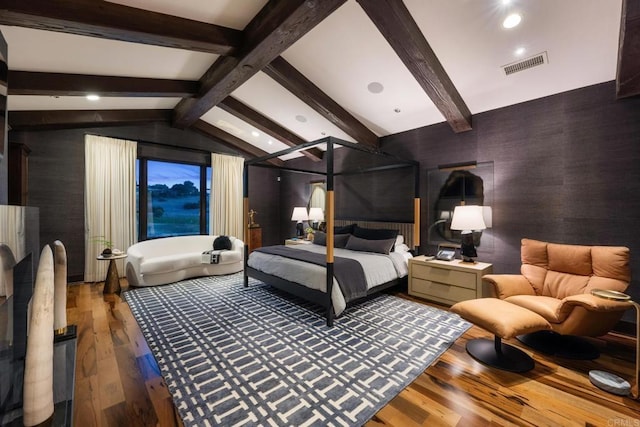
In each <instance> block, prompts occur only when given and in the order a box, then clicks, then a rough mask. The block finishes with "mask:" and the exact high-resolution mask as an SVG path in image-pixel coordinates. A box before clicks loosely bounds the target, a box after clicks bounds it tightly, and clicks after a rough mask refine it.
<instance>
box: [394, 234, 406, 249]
mask: <svg viewBox="0 0 640 427" xmlns="http://www.w3.org/2000/svg"><path fill="white" fill-rule="evenodd" d="M403 243H404V236H403V235H402V234H398V236H397V237H396V242H395V243H394V244H393V245H394V246H398V245H401V244H403Z"/></svg>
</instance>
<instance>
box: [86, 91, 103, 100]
mask: <svg viewBox="0 0 640 427" xmlns="http://www.w3.org/2000/svg"><path fill="white" fill-rule="evenodd" d="M87 99H88V100H89V101H99V100H100V97H99V96H98V95H96V94H94V93H90V94H89V95H87Z"/></svg>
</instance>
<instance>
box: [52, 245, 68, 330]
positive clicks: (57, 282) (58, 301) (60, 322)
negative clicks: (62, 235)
mask: <svg viewBox="0 0 640 427" xmlns="http://www.w3.org/2000/svg"><path fill="white" fill-rule="evenodd" d="M53 251H54V254H53V258H54V261H55V264H54V269H53V271H54V288H55V291H54V294H53V296H54V301H53V310H54V317H53V329H54V331H55V332H56V333H57V334H61V333H64V332H65V330H66V329H67V251H66V249H65V247H64V245H63V244H62V242H61V241H60V240H56V241H55V242H53Z"/></svg>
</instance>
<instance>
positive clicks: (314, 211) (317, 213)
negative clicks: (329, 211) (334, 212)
mask: <svg viewBox="0 0 640 427" xmlns="http://www.w3.org/2000/svg"><path fill="white" fill-rule="evenodd" d="M309 219H310V220H311V221H324V212H322V208H311V209H309Z"/></svg>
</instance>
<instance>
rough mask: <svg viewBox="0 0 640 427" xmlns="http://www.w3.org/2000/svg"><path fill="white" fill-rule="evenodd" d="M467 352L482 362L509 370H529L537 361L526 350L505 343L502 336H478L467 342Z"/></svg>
mask: <svg viewBox="0 0 640 427" xmlns="http://www.w3.org/2000/svg"><path fill="white" fill-rule="evenodd" d="M467 353H469V354H470V355H471V357H473V358H474V359H476V360H477V361H478V362H480V363H484V364H485V365H488V366H491V367H493V368H497V369H502V370H503V371H509V372H527V371H530V370H532V369H533V367H534V366H535V362H534V361H533V359H532V358H531V357H530V356H529V355H528V354H527V353H525V352H524V351H522V350H520V349H519V348H516V347H513V346H511V345H509V344H503V343H502V340H501V339H500V337H498V336H497V335H496V336H495V338H494V340H493V341H491V340H488V339H484V338H477V339H473V340H471V341H469V342H467Z"/></svg>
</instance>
